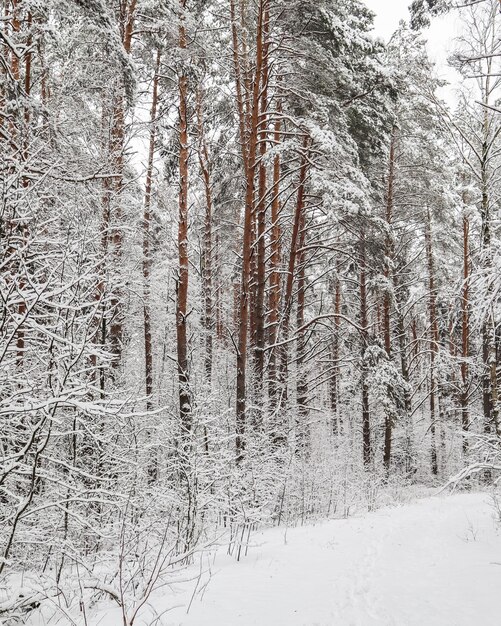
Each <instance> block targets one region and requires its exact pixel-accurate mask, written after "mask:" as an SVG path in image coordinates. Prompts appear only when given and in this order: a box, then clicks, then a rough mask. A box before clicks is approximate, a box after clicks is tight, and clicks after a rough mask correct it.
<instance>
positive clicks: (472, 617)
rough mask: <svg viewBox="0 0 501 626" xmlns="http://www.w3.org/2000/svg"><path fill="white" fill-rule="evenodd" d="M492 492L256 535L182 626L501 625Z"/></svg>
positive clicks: (500, 545) (179, 615)
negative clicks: (242, 554)
mask: <svg viewBox="0 0 501 626" xmlns="http://www.w3.org/2000/svg"><path fill="white" fill-rule="evenodd" d="M495 517H496V514H495V511H494V507H493V502H492V497H491V496H490V495H489V494H486V493H473V494H457V495H451V496H445V495H443V496H437V497H431V498H425V499H422V500H419V501H417V502H414V503H412V504H407V505H404V506H401V507H391V508H390V507H388V508H385V509H381V510H379V511H376V512H374V513H370V514H368V515H366V516H364V517H359V518H349V519H341V520H335V521H330V522H325V523H320V524H317V525H309V526H303V527H300V528H290V529H288V530H286V529H284V528H276V529H271V530H264V531H262V532H259V533H255V534H254V536H253V537H252V538H251V544H252V547H251V548H250V549H249V553H248V555H247V557H245V558H244V559H243V560H242V561H241V562H238V563H237V562H236V560H235V558H232V557H230V556H227V555H226V554H219V555H217V558H216V559H215V562H214V565H213V566H212V577H211V580H210V582H209V584H208V586H207V588H206V591H205V593H204V594H203V598H196V599H195V600H194V602H193V603H192V606H191V608H190V611H189V614H188V615H186V609H181V608H179V609H175V610H174V611H172V612H171V613H170V614H169V618H168V619H167V623H168V624H172V625H173V626H174V625H176V626H178V625H181V624H182V625H183V626H202V625H204V626H372V625H380V626H424V625H426V626H499V624H500V623H501V622H500V616H499V610H500V605H499V600H500V597H501V596H500V593H501V592H500V590H501V532H500V529H499V528H498V526H497V524H496V522H495Z"/></svg>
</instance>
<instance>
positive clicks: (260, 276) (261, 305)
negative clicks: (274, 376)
mask: <svg viewBox="0 0 501 626" xmlns="http://www.w3.org/2000/svg"><path fill="white" fill-rule="evenodd" d="M263 30H264V33H263V39H264V45H263V78H262V87H261V92H262V93H261V100H260V115H259V124H260V131H259V142H260V143H259V156H260V163H259V189H258V204H257V216H256V217H257V220H256V221H257V242H256V249H255V251H254V254H255V256H256V299H255V303H254V306H253V313H254V318H255V323H254V333H255V334H254V371H255V385H256V404H257V405H259V406H260V405H261V404H262V395H263V375H264V349H265V332H264V329H265V291H266V245H265V231H266V188H267V181H266V166H265V163H264V158H265V155H266V149H267V138H268V128H267V126H268V116H267V111H268V74H269V72H268V53H269V42H268V30H269V13H268V11H266V15H265V18H264V26H263Z"/></svg>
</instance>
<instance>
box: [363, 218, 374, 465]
mask: <svg viewBox="0 0 501 626" xmlns="http://www.w3.org/2000/svg"><path fill="white" fill-rule="evenodd" d="M360 326H361V328H362V355H361V356H362V367H361V387H362V444H363V461H364V466H365V467H366V468H368V467H370V466H371V464H372V445H371V423H370V408H369V383H368V380H367V379H368V369H367V364H366V360H365V356H366V355H365V352H366V350H367V347H368V343H369V342H368V339H369V337H368V334H369V333H368V316H367V254H366V241H365V231H364V230H362V232H361V234H360Z"/></svg>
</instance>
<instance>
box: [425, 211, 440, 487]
mask: <svg viewBox="0 0 501 626" xmlns="http://www.w3.org/2000/svg"><path fill="white" fill-rule="evenodd" d="M425 230H426V232H425V240H426V241H425V243H426V257H427V264H428V289H429V291H428V313H429V324H430V422H431V424H430V433H431V473H432V474H433V475H434V476H436V475H438V460H437V438H436V430H437V429H436V421H437V415H436V397H437V383H436V372H435V359H436V356H437V354H438V341H439V336H438V321H437V306H436V292H435V263H434V259H433V245H432V234H431V214H430V209H429V208H427V209H426V227H425Z"/></svg>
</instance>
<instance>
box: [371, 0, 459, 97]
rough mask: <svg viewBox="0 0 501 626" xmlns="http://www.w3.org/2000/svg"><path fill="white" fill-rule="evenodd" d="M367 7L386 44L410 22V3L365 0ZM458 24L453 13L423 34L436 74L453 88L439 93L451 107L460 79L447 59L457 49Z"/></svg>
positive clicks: (436, 21)
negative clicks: (406, 22)
mask: <svg viewBox="0 0 501 626" xmlns="http://www.w3.org/2000/svg"><path fill="white" fill-rule="evenodd" d="M364 1H365V4H367V6H368V7H369V8H370V9H372V11H374V13H375V14H376V20H375V33H376V34H377V35H378V36H379V37H381V38H382V39H384V40H385V41H387V40H388V39H389V38H390V37H391V35H392V34H393V32H394V31H395V30H396V29H397V27H398V23H399V21H400V20H407V21H408V19H409V10H408V6H409V5H410V3H411V0H364ZM458 28H459V27H458V24H457V21H456V20H455V19H454V16H453V15H452V14H449V15H447V16H443V17H440V18H435V19H433V20H432V24H431V27H430V28H429V29H428V30H427V31H426V32H425V33H424V36H425V38H426V39H427V40H428V54H429V56H430V59H431V60H432V61H433V62H434V63H435V64H436V73H437V75H438V76H439V77H440V78H443V79H445V80H447V81H448V82H449V83H451V85H450V86H449V87H448V88H444V89H443V90H442V93H441V94H440V95H441V96H442V97H443V98H444V99H445V100H446V101H447V102H448V103H449V104H450V105H454V104H455V102H456V98H455V96H454V92H455V89H456V87H457V86H458V83H459V81H460V76H459V74H457V72H456V71H455V70H453V69H452V68H450V67H449V66H448V64H447V58H448V57H449V55H450V54H451V52H452V50H453V48H454V37H455V36H456V35H457V32H458Z"/></svg>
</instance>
